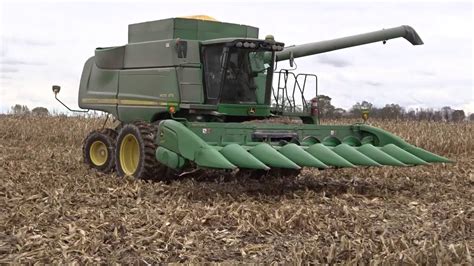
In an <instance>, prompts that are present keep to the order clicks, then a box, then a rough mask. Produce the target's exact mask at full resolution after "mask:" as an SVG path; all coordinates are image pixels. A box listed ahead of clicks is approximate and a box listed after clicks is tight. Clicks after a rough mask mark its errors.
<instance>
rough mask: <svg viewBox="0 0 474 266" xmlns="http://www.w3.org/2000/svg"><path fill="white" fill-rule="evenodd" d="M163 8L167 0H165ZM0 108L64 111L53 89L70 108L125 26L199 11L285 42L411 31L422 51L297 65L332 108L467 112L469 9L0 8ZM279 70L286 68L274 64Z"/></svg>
mask: <svg viewBox="0 0 474 266" xmlns="http://www.w3.org/2000/svg"><path fill="white" fill-rule="evenodd" d="M169 2H171V1H169ZM0 5H1V6H0V17H1V22H0V37H1V43H0V44H1V49H0V111H2V112H6V111H7V110H8V109H9V108H10V106H12V105H14V104H17V103H18V104H25V105H28V106H29V107H30V109H31V108H33V107H36V106H44V107H47V108H50V109H53V108H54V109H57V110H60V111H63V110H64V109H63V108H62V107H61V106H60V105H59V103H57V102H56V101H55V100H54V98H53V94H52V92H51V85H52V84H58V85H61V86H62V91H61V93H60V98H62V99H63V100H64V101H65V102H66V103H67V104H69V105H71V106H72V107H77V91H78V87H79V79H80V75H81V72H82V67H83V64H84V62H85V61H86V59H87V58H89V57H90V56H92V55H93V53H94V49H95V48H96V47H100V46H102V47H104V46H115V45H123V44H125V43H126V42H127V25H128V24H131V23H136V22H143V21H150V20H158V19H164V18H169V17H178V16H186V15H196V14H206V15H209V16H212V17H215V18H216V19H217V20H219V21H225V22H231V23H241V24H247V25H252V26H256V27H259V28H260V38H264V37H265V35H267V34H273V35H274V36H275V39H276V40H277V41H282V42H284V43H285V44H286V45H292V44H302V43H307V42H313V41H319V40H326V39H332V38H337V37H343V36H347V35H353V34H358V33H364V32H369V31H374V30H379V29H382V28H390V27H396V26H400V25H410V26H412V27H413V28H415V29H416V31H417V32H418V33H419V35H420V36H421V38H422V39H423V41H424V42H425V45H422V46H412V45H411V44H410V43H408V42H407V41H405V40H404V39H395V40H390V41H388V42H387V44H385V45H383V44H382V43H375V44H369V45H364V46H359V47H355V48H350V49H344V50H339V51H334V52H330V53H325V54H321V55H315V56H310V57H305V58H299V59H296V63H297V65H298V70H297V71H299V72H303V73H315V74H317V75H318V77H319V93H320V94H325V95H329V96H331V97H332V98H333V104H334V105H335V106H337V107H342V108H346V109H347V108H350V107H351V106H352V105H353V104H354V103H355V102H357V101H362V100H368V101H370V102H372V103H374V104H375V105H377V106H383V105H385V104H387V103H399V104H401V105H402V106H405V107H407V108H416V107H424V108H426V107H432V108H440V107H442V106H446V105H448V106H451V107H453V108H462V109H464V110H466V111H468V112H474V92H473V67H472V62H473V44H472V37H473V32H474V29H473V26H472V25H473V15H472V13H473V5H472V2H470V1H468V2H414V1H410V2H405V1H403V2H384V3H380V2H378V3H370V2H355V1H352V2H296V1H291V2H290V1H288V2H278V3H275V2H264V3H262V2H261V1H251V2H246V1H239V2H234V3H225V4H223V3H222V2H207V3H206V2H204V1H194V2H187V3H186V2H178V3H176V4H169V3H163V4H159V3H156V2H137V1H130V2H95V1H93V2H82V3H81V2H68V3H57V2H41V1H34V2H31V3H17V2H2V3H1V4H0ZM279 65H280V66H282V67H285V66H284V64H279Z"/></svg>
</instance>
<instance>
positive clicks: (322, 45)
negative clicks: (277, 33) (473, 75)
mask: <svg viewBox="0 0 474 266" xmlns="http://www.w3.org/2000/svg"><path fill="white" fill-rule="evenodd" d="M400 37H403V38H405V39H406V40H407V41H409V42H410V43H411V44H413V45H422V44H423V41H422V40H421V38H420V36H419V35H418V33H416V31H415V29H413V28H412V27H410V26H407V25H403V26H400V27H395V28H390V29H383V30H378V31H373V32H368V33H363V34H358V35H353V36H348V37H342V38H338V39H333V40H326V41H320V42H313V43H306V44H301V45H295V46H289V47H285V49H284V50H283V51H281V52H277V53H276V61H283V60H288V59H290V58H291V57H293V58H298V57H303V56H308V55H315V54H321V53H326V52H330V51H334V50H340V49H344V48H348V47H354V46H359V45H363V44H368V43H374V42H380V41H386V40H390V39H395V38H400Z"/></svg>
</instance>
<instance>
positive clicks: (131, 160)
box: [120, 134, 140, 175]
mask: <svg viewBox="0 0 474 266" xmlns="http://www.w3.org/2000/svg"><path fill="white" fill-rule="evenodd" d="M139 160H140V145H139V144H138V140H137V138H136V137H135V136H134V135H132V134H127V135H126V136H125V137H124V138H123V140H122V143H121V144H120V166H121V168H122V170H123V172H124V173H125V174H127V175H133V174H134V173H135V171H136V170H137V168H138V162H139Z"/></svg>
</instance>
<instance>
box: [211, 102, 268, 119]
mask: <svg viewBox="0 0 474 266" xmlns="http://www.w3.org/2000/svg"><path fill="white" fill-rule="evenodd" d="M217 111H218V112H219V113H222V114H231V115H238V116H269V115H270V107H269V106H266V105H257V104H222V103H221V104H219V105H218V106H217Z"/></svg>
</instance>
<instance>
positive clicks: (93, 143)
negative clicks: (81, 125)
mask: <svg viewBox="0 0 474 266" xmlns="http://www.w3.org/2000/svg"><path fill="white" fill-rule="evenodd" d="M116 137H117V132H115V130H113V129H110V128H106V129H102V130H94V131H92V132H91V133H89V135H87V137H86V138H85V139H84V142H83V146H82V154H83V158H84V163H85V164H87V166H89V167H90V168H92V169H96V170H98V171H100V172H104V173H107V172H110V171H113V170H114V169H115V139H116Z"/></svg>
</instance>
